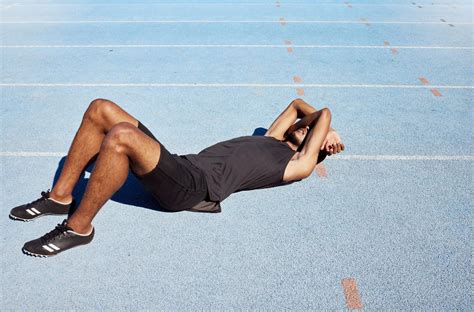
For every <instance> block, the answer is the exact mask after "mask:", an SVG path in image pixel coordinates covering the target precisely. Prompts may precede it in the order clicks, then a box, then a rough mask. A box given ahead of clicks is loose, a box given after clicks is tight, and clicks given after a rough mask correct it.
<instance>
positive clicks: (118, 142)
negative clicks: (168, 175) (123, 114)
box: [68, 123, 161, 234]
mask: <svg viewBox="0 0 474 312" xmlns="http://www.w3.org/2000/svg"><path fill="white" fill-rule="evenodd" d="M160 151H161V148H160V145H159V143H158V142H156V141H155V140H153V139H151V138H150V137H149V136H147V135H146V134H144V133H143V132H142V131H140V130H138V129H137V128H136V127H135V126H133V125H132V124H130V123H119V124H117V125H115V126H114V127H113V128H112V129H111V130H110V131H109V132H108V133H107V135H106V137H105V139H104V141H103V143H102V145H101V147H100V152H99V157H98V158H97V162H96V165H95V167H94V170H93V171H92V174H91V177H90V179H89V183H88V184H87V187H86V192H85V194H84V197H83V199H82V201H81V204H80V205H79V207H78V209H77V210H76V211H75V212H74V214H73V215H72V216H71V217H70V218H69V220H68V225H69V226H70V227H71V228H72V229H73V230H74V231H76V232H78V233H84V234H85V233H88V232H90V230H91V229H92V225H91V222H92V219H93V218H94V217H95V215H96V214H97V212H98V211H99V209H100V208H101V207H102V206H103V205H104V204H105V202H106V201H107V200H108V199H110V198H111V197H112V195H113V194H114V193H115V192H116V191H117V190H118V189H119V188H120V187H121V186H122V185H123V183H124V182H125V180H126V178H127V175H128V170H129V165H130V166H131V167H132V169H133V171H134V172H135V173H136V174H137V175H144V174H146V173H148V172H150V171H151V170H153V169H154V168H155V167H156V165H157V163H158V161H159V159H160Z"/></svg>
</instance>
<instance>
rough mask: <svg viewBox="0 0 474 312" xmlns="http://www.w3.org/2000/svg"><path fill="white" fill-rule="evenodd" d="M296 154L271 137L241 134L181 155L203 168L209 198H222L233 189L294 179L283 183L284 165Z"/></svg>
mask: <svg viewBox="0 0 474 312" xmlns="http://www.w3.org/2000/svg"><path fill="white" fill-rule="evenodd" d="M295 153H296V152H295V151H294V150H292V149H291V148H290V147H289V146H288V144H286V143H285V142H282V141H280V140H277V139H275V138H273V137H269V136H242V137H238V138H235V139H231V140H227V141H223V142H219V143H217V144H214V145H212V146H210V147H208V148H206V149H204V150H202V151H201V152H199V154H187V155H182V156H181V157H184V158H186V159H188V160H189V161H190V162H191V163H192V164H193V165H195V166H196V167H198V168H200V169H202V170H203V171H204V174H205V177H206V181H207V188H208V192H209V199H210V200H211V201H222V200H224V199H225V198H227V197H228V196H229V195H230V194H232V193H234V192H240V191H244V190H253V189H260V188H268V187H275V186H279V185H286V184H290V183H293V182H296V181H291V182H283V174H284V172H285V168H286V166H287V164H288V162H289V161H290V160H291V158H292V157H293V155H294V154H295Z"/></svg>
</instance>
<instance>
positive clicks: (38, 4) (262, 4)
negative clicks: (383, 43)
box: [20, 2, 472, 8]
mask: <svg viewBox="0 0 474 312" xmlns="http://www.w3.org/2000/svg"><path fill="white" fill-rule="evenodd" d="M350 4H351V5H352V6H353V7H355V6H368V7H374V6H383V7H386V6H404V7H413V4H411V3H352V2H351V3H350ZM20 5H28V6H32V5H35V6H81V7H84V6H107V7H109V6H126V7H130V6H187V5H191V6H236V5H238V6H272V7H273V6H275V3H272V2H266V3H265V2H260V3H240V2H227V3H196V2H189V3H185V2H182V3H33V4H30V3H28V4H20ZM281 5H284V6H342V7H345V6H347V4H346V3H324V2H323V3H282V4H281ZM420 5H424V6H425V7H427V8H429V7H471V6H472V5H471V4H456V3H453V4H442V3H440V4H438V3H430V4H423V3H421V4H420Z"/></svg>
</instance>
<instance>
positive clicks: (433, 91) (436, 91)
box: [431, 89, 442, 96]
mask: <svg viewBox="0 0 474 312" xmlns="http://www.w3.org/2000/svg"><path fill="white" fill-rule="evenodd" d="M431 93H433V94H434V96H442V94H441V92H439V90H438V89H431Z"/></svg>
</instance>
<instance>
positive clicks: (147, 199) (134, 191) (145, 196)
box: [53, 156, 170, 212]
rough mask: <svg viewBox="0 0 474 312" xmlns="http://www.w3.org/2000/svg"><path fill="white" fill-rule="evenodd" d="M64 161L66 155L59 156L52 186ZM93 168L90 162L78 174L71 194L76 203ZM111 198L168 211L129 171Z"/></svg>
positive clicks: (82, 193) (129, 203)
mask: <svg viewBox="0 0 474 312" xmlns="http://www.w3.org/2000/svg"><path fill="white" fill-rule="evenodd" d="M65 161H66V156H64V157H63V158H61V160H60V161H59V164H58V168H57V169H56V173H55V174H54V180H53V186H54V185H55V184H56V182H57V180H58V179H59V175H60V174H61V171H62V169H63V167H64V163H65ZM93 168H94V163H91V164H89V165H88V166H87V168H86V171H85V172H84V173H83V174H82V175H81V176H80V178H79V181H78V182H77V184H76V187H75V188H74V191H73V192H72V195H73V196H74V198H75V199H76V202H77V203H79V202H80V201H81V200H82V197H83V196H84V192H85V191H86V186H87V182H89V178H88V176H89V175H90V173H91V172H92V169H93ZM111 200H113V201H116V202H119V203H122V204H126V205H133V206H137V207H142V208H147V209H152V210H157V211H163V212H170V211H168V210H166V209H164V208H162V207H160V204H159V203H158V202H157V201H156V200H155V199H154V198H153V196H151V194H150V193H149V192H148V191H147V190H146V189H145V188H144V187H143V185H142V184H141V183H140V181H139V180H138V179H137V178H136V177H135V176H134V175H133V173H131V172H129V174H128V177H127V180H126V181H125V184H124V185H123V186H122V187H121V188H120V189H119V190H118V191H117V192H116V193H115V194H114V196H112V198H111Z"/></svg>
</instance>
